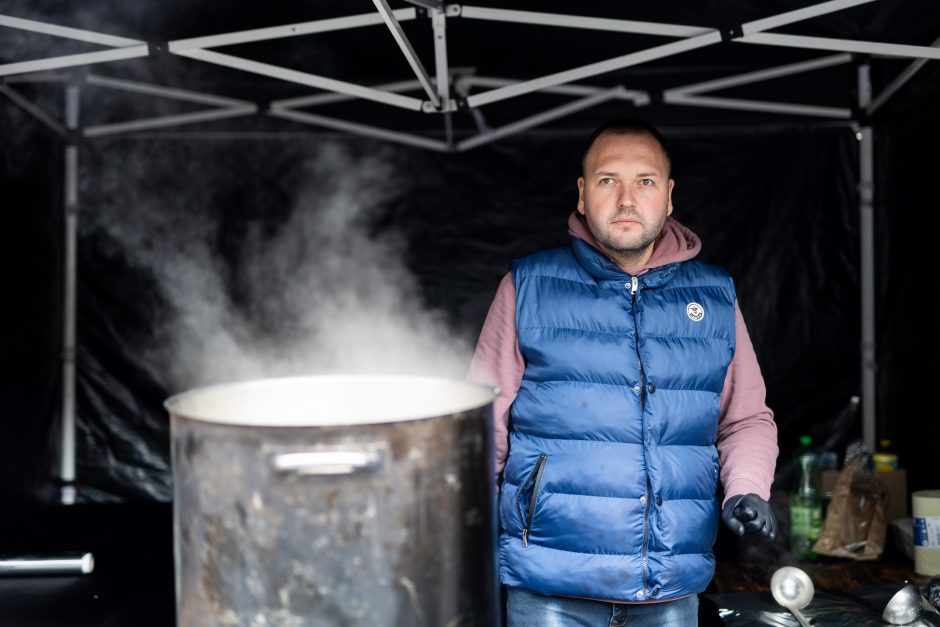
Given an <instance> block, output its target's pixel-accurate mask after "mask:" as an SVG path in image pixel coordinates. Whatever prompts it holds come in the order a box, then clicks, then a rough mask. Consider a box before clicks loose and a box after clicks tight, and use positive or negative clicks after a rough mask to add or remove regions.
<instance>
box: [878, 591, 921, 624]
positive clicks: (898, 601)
mask: <svg viewBox="0 0 940 627" xmlns="http://www.w3.org/2000/svg"><path fill="white" fill-rule="evenodd" d="M920 605H921V603H920V593H919V592H918V591H917V588H915V587H914V586H913V585H911V584H907V585H905V586H904V587H903V588H901V589H900V590H898V591H897V592H895V593H894V596H892V597H891V599H890V600H889V601H888V604H887V605H886V606H885V611H884V612H882V614H881V618H883V619H884V620H885V622H887V623H891V624H892V625H908V624H910V623H913V622H914V621H915V620H917V618H918V617H919V616H920Z"/></svg>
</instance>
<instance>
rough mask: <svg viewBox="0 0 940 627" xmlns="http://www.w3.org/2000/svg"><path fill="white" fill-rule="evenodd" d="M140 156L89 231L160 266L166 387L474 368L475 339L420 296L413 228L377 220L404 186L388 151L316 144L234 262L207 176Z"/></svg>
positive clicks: (152, 352) (152, 363)
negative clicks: (160, 168) (226, 251)
mask: <svg viewBox="0 0 940 627" xmlns="http://www.w3.org/2000/svg"><path fill="white" fill-rule="evenodd" d="M135 154H136V151H135V152H132V153H129V154H128V155H125V156H124V157H123V162H124V163H123V167H122V168H121V174H120V175H119V174H117V173H115V172H113V171H111V170H110V169H109V171H108V172H107V173H105V175H104V179H103V180H102V191H103V193H104V196H105V197H106V198H108V194H109V192H110V193H111V194H114V195H112V196H110V198H109V201H108V202H105V206H103V207H101V208H100V209H98V208H96V212H95V213H96V216H97V217H96V218H95V219H94V224H93V225H92V227H91V228H92V229H93V230H96V231H99V232H102V231H103V232H104V233H106V234H107V236H108V237H109V238H110V239H111V240H112V241H114V242H116V243H118V244H119V247H120V249H121V251H122V252H121V254H123V255H125V256H127V257H128V261H129V262H130V263H131V264H133V265H135V266H138V267H143V268H147V269H149V271H150V272H151V273H152V276H153V278H154V280H155V284H156V285H157V287H158V289H159V291H160V293H161V295H162V300H163V301H164V303H165V305H164V306H163V307H162V308H160V319H158V320H157V321H155V324H156V325H157V326H156V328H155V332H154V334H153V339H154V340H155V341H154V342H152V343H151V345H149V346H145V347H142V348H141V354H142V358H143V359H144V361H145V362H146V364H147V365H148V367H149V368H150V370H151V371H152V372H153V374H154V376H155V377H156V378H157V379H158V380H159V381H161V383H163V384H164V385H165V386H166V387H167V388H168V389H169V390H171V391H180V390H183V389H189V388H192V387H197V386H201V385H206V384H212V383H220V382H228V381H237V380H246V379H254V378H262V377H274V376H288V375H300V374H314V373H334V374H335V373H376V374H424V375H436V376H449V377H462V376H463V374H464V373H465V372H466V367H467V364H468V363H469V357H470V353H471V346H470V343H469V341H468V339H467V338H465V337H460V336H457V335H455V334H454V333H453V332H452V331H450V330H449V329H448V326H447V323H446V320H445V319H444V316H443V315H442V314H441V313H440V312H434V311H427V310H426V309H425V308H424V307H423V306H422V302H423V299H422V294H421V288H420V284H419V283H418V281H417V279H416V278H415V277H414V275H413V274H412V273H411V272H410V271H409V269H408V267H407V265H406V263H405V260H404V255H405V253H406V249H407V245H408V242H407V241H406V239H405V237H404V236H403V234H402V233H400V232H398V231H396V230H395V229H394V228H391V229H384V230H378V229H377V228H376V225H377V224H378V223H379V219H380V218H381V216H382V210H383V207H385V206H387V205H388V203H390V202H392V201H394V200H395V199H396V198H398V197H399V196H400V195H401V194H404V193H406V192H407V188H406V187H405V184H404V183H402V182H401V181H404V180H406V179H407V177H405V176H404V175H403V174H402V173H401V172H398V171H397V169H396V168H395V167H394V166H393V165H392V163H391V159H390V157H389V156H388V155H384V156H383V155H381V154H378V155H376V154H371V155H368V156H365V157H358V156H353V155H352V154H350V152H349V150H347V149H345V148H343V147H341V146H340V145H336V144H327V145H325V146H321V147H320V148H319V149H318V151H317V155H316V158H313V159H310V160H308V161H306V162H305V163H304V165H303V168H302V172H301V176H300V177H298V178H299V179H300V180H301V181H303V182H302V183H300V184H299V187H297V189H296V192H295V194H294V197H293V201H292V205H291V208H290V211H289V212H288V215H287V216H286V219H284V220H282V221H280V222H279V223H277V224H276V225H275V226H274V227H273V228H272V227H271V226H270V225H269V223H268V222H260V221H259V222H258V223H257V224H252V225H251V227H250V229H249V230H248V232H247V234H245V235H244V236H243V238H241V239H240V240H239V244H238V246H237V250H238V253H237V255H236V258H235V259H234V263H232V261H233V260H232V259H228V260H223V259H222V257H221V256H220V255H219V253H218V241H219V235H220V228H221V227H220V224H219V218H218V217H213V216H212V215H211V214H209V212H207V211H206V210H205V208H206V207H207V206H209V205H211V201H212V198H211V193H210V191H209V190H208V187H211V176H210V177H209V179H208V180H207V181H206V180H205V178H206V177H199V176H196V177H188V178H187V179H186V180H187V183H186V184H182V185H181V184H180V183H179V181H178V180H177V181H176V185H175V186H172V185H171V186H168V185H167V181H163V180H162V178H163V177H162V176H161V175H159V174H158V173H154V172H153V171H152V170H150V171H147V168H146V166H145V165H144V164H143V163H130V161H133V160H134V158H135V157H134V155H135ZM138 158H139V157H138ZM151 158H152V157H151ZM168 160H169V161H170V162H176V163H179V162H180V161H181V160H178V159H174V158H173V157H172V156H169V157H168ZM128 172H131V173H135V172H136V173H137V174H136V175H134V174H131V176H130V177H128V174H127V173H128ZM174 172H175V170H174ZM244 175H245V176H251V173H250V172H246V173H244ZM166 176H169V175H166ZM202 181H205V182H206V183H208V184H207V185H203V184H201V182H202ZM128 187H131V188H136V189H137V190H138V192H137V194H136V195H135V198H134V201H133V203H134V205H133V206H127V205H126V204H125V203H124V202H122V197H121V194H122V192H120V190H126V189H127V188H128ZM281 213H284V212H283V211H282V212H281ZM417 245H420V243H417Z"/></svg>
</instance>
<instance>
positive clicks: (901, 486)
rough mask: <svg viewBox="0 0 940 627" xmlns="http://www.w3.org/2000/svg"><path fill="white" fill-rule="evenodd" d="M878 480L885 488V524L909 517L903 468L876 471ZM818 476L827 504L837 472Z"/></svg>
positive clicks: (826, 471) (823, 473)
mask: <svg viewBox="0 0 940 627" xmlns="http://www.w3.org/2000/svg"><path fill="white" fill-rule="evenodd" d="M876 474H877V476H878V480H879V481H880V482H881V484H882V485H883V486H884V487H885V518H886V519H887V520H885V522H887V523H890V522H891V521H892V520H894V519H896V518H905V517H907V516H909V514H908V512H909V511H910V505H909V503H910V500H911V499H910V495H909V494H908V493H907V471H906V470H904V469H903V468H900V469H898V470H890V471H884V470H879V471H877V473H876ZM819 475H820V488H821V489H822V492H823V498H824V499H825V500H826V503H827V504H828V502H829V500H830V499H831V498H832V489H833V488H834V487H835V485H836V478H837V477H838V476H839V471H838V470H824V471H822V472H821V473H819Z"/></svg>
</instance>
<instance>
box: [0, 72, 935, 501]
mask: <svg viewBox="0 0 940 627" xmlns="http://www.w3.org/2000/svg"><path fill="white" fill-rule="evenodd" d="M938 83H940V81H938V72H937V69H936V67H935V64H934V66H931V65H928V68H927V69H925V70H924V71H923V73H922V75H920V76H918V77H917V79H916V80H915V81H914V83H912V85H911V86H910V89H909V90H908V91H907V92H906V93H902V94H901V95H899V97H898V99H897V100H896V101H895V102H894V103H892V104H891V106H890V107H888V108H886V109H884V110H883V111H882V112H881V113H879V115H878V116H876V118H875V119H874V120H873V124H874V127H875V132H876V171H877V198H876V205H877V207H876V210H877V215H876V221H877V222H876V225H877V240H876V241H877V243H876V254H877V263H876V268H877V276H878V277H879V279H878V339H879V347H878V354H879V366H880V368H879V378H878V385H879V399H880V400H879V403H880V404H879V412H880V415H881V416H882V419H881V420H880V422H879V435H880V436H884V437H891V438H892V439H893V441H894V442H895V443H896V445H897V447H898V452H899V453H900V458H901V463H902V465H904V466H905V467H907V468H908V470H909V487H910V488H912V489H919V488H927V487H936V485H935V476H936V472H935V465H934V464H935V462H934V459H933V457H934V456H933V452H932V447H933V446H934V445H935V443H936V442H937V440H938V435H940V434H938V427H937V420H936V410H935V403H934V401H933V389H932V385H931V384H932V367H931V366H930V365H929V364H930V363H931V359H932V357H933V355H934V353H935V351H936V350H937V348H940V337H938V336H940V332H938V325H937V324H936V322H935V321H934V320H933V318H932V316H933V314H934V312H935V311H936V309H937V307H936V297H935V296H934V293H933V290H932V287H931V286H932V280H931V279H932V278H933V277H932V274H933V273H932V272H931V267H930V266H929V264H928V261H927V258H926V257H927V254H928V251H930V250H931V243H932V240H933V237H934V235H933V234H934V233H935V232H936V228H935V227H936V221H937V217H936V216H937V211H936V209H937V208H938V207H937V201H936V195H935V194H934V192H933V189H932V186H931V183H932V182H933V177H934V175H935V172H936V171H937V166H938V159H937V153H936V146H937V145H938V140H940V122H938V118H937V117H936V115H935V112H936V111H937V110H938V105H940V95H938V90H937V87H936V86H937V84H938ZM652 120H653V121H654V122H656V119H655V117H653V118H652ZM30 124H33V122H32V121H31V120H30V119H29V118H27V117H26V116H25V115H23V114H22V113H21V112H20V111H18V110H16V109H13V108H8V109H6V110H5V111H4V115H3V116H0V125H2V129H3V132H2V136H3V137H8V138H15V141H9V142H4V145H3V146H2V158H3V164H4V168H3V190H2V191H3V192H4V197H5V199H6V200H5V202H4V206H5V209H4V211H3V212H2V216H3V217H2V219H3V221H4V224H3V228H2V229H0V233H2V237H3V240H4V241H3V244H2V246H0V249H2V250H3V264H2V272H3V275H2V276H3V279H2V281H3V285H4V286H5V288H6V290H5V291H6V298H5V299H4V304H5V306H4V308H3V310H4V317H5V324H4V328H5V333H4V349H3V351H2V354H3V358H4V360H5V362H6V363H5V370H6V371H7V372H8V373H10V374H9V375H8V376H7V377H5V378H4V383H3V392H2V394H0V398H2V401H0V403H2V407H0V418H2V424H0V430H2V433H0V449H2V450H0V460H2V462H0V463H2V464H3V468H2V477H0V481H2V484H0V485H2V488H3V491H4V495H3V496H4V498H3V499H2V502H3V503H4V505H5V506H6V507H9V508H10V509H11V510H13V509H15V508H17V507H19V506H20V505H22V504H26V503H36V502H42V501H49V500H51V499H53V498H54V496H55V491H54V490H53V489H52V482H51V478H52V476H53V474H54V464H55V459H56V458H55V454H54V453H55V448H56V445H57V443H56V440H55V429H54V425H55V417H56V416H57V413H58V409H59V397H58V394H59V389H58V388H59V383H60V372H59V365H58V358H59V350H58V349H59V347H60V344H61V323H62V312H61V292H62V279H61V269H60V266H61V258H62V234H61V233H62V228H61V223H62V211H61V204H62V193H61V191H60V181H61V172H62V162H61V146H60V145H59V144H57V143H56V142H55V141H52V140H50V139H48V138H47V137H46V136H45V135H44V134H43V133H42V132H41V129H38V128H32V129H31V128H30V127H29V125H30ZM24 128H25V129H27V130H25V131H24ZM589 130H590V129H588V128H585V129H582V130H581V132H576V133H561V134H559V133H551V132H548V133H538V132H534V133H530V134H528V135H525V136H520V137H517V138H514V139H512V140H509V141H506V142H503V143H500V144H496V145H493V146H490V147H486V148H483V149H480V150H476V151H471V152H468V153H465V154H458V155H449V156H444V157H442V156H441V155H438V154H434V153H428V152H422V151H419V150H412V149H406V148H395V147H391V148H390V147H388V146H385V145H380V144H377V143H374V142H371V141H367V140H362V139H349V138H339V137H331V138H330V139H329V141H330V142H338V143H340V144H343V145H345V146H346V147H347V148H346V149H347V150H348V151H349V152H350V153H351V154H353V155H368V154H373V153H375V152H376V151H379V152H382V153H383V154H385V155H387V158H389V159H391V160H392V161H394V162H397V163H400V164H407V166H406V168H405V169H406V170H407V171H408V172H413V173H414V176H413V178H411V179H409V180H408V181H407V182H406V188H407V190H408V193H403V194H400V195H398V196H397V197H396V199H395V200H394V201H393V202H391V203H390V204H389V205H388V206H384V207H382V208H381V214H380V215H381V217H380V219H379V220H378V221H377V223H376V224H377V227H376V228H383V227H386V226H388V227H394V228H396V229H400V230H401V232H402V233H404V234H405V235H406V237H407V239H408V242H409V245H408V248H407V250H408V255H407V262H408V265H409V267H410V268H411V269H412V271H413V272H414V273H415V275H416V276H417V277H418V279H419V281H420V284H421V286H422V287H423V289H424V292H423V294H424V297H425V298H426V300H427V304H428V305H429V306H432V307H437V308H440V309H442V310H443V311H445V312H446V315H447V317H448V319H449V320H450V322H451V323H452V325H453V326H454V327H455V329H458V330H459V332H462V333H465V334H467V335H471V336H472V335H475V333H476V332H477V331H478V329H479V326H480V324H481V323H482V320H483V316H484V315H485V312H486V307H487V305H488V303H489V299H490V298H491V296H492V293H493V291H494V290H495V286H496V284H497V283H498V281H499V278H500V276H501V275H502V273H503V272H505V270H506V268H507V265H508V262H509V261H510V259H511V258H513V257H515V256H518V255H521V254H525V253H527V252H530V251H532V250H536V249H538V248H541V247H544V246H547V245H554V244H562V243H564V242H565V241H566V234H565V220H566V217H567V215H568V213H569V212H570V210H571V209H572V208H573V205H574V200H575V197H576V196H575V193H576V192H575V185H574V180H575V177H576V176H577V155H578V151H579V149H580V144H581V139H582V137H583V136H584V135H586V133H587V132H588V131H589ZM665 130H666V132H667V137H668V138H669V139H670V143H671V149H672V151H673V153H674V162H675V176H676V178H677V179H678V187H677V189H676V196H675V201H676V217H677V218H678V219H680V220H681V221H683V222H685V223H686V224H687V225H688V226H690V227H691V228H692V229H693V230H695V231H696V232H698V233H699V234H700V235H701V236H702V238H703V240H704V250H703V253H702V257H703V258H704V259H706V260H708V261H712V262H715V263H720V264H722V265H725V266H727V267H728V268H729V269H730V270H731V271H732V272H733V273H734V275H735V276H736V279H737V282H738V288H739V297H740V300H741V306H742V309H743V311H744V314H745V317H746V319H747V321H748V325H749V328H750V331H751V335H752V338H753V340H754V343H755V346H756V349H757V352H758V357H759V359H760V361H761V364H762V368H763V371H764V373H765V376H766V379H767V382H768V402H769V404H770V406H771V407H772V408H773V409H774V410H775V411H776V415H777V421H778V425H779V428H780V434H781V438H780V444H781V457H780V462H779V464H780V465H779V470H780V471H784V470H785V463H786V462H787V461H788V459H789V457H790V454H791V452H792V450H793V445H794V443H795V440H796V438H797V437H798V436H799V435H800V434H802V433H804V432H809V433H812V434H813V435H814V436H816V439H817V441H820V440H821V441H828V442H829V443H830V444H832V445H833V446H834V447H836V446H842V445H844V444H845V442H846V441H847V440H849V439H851V438H852V437H856V436H858V435H860V425H859V424H858V418H856V419H855V420H854V421H850V422H848V423H846V421H845V420H844V413H845V411H846V409H845V408H846V406H847V404H848V401H849V398H850V397H851V396H852V395H853V394H857V393H858V389H859V340H858V337H859V321H858V320H859V314H858V307H859V299H860V297H859V277H858V267H859V261H858V260H859V247H858V243H857V240H858V212H857V206H858V193H857V189H856V176H857V165H856V164H857V153H858V146H857V142H856V140H855V137H854V131H852V130H851V129H849V128H848V127H844V126H821V127H814V126H812V125H792V124H787V125H779V126H768V127H762V128H755V129H751V130H742V129H733V128H727V127H723V128H711V129H709V128H704V129H693V128H691V127H688V126H668V127H666V128H665ZM321 144H322V139H321V138H319V137H316V136H314V137H306V138H298V139H284V140H251V139H248V140H239V141H238V142H234V141H207V140H200V139H193V140H174V141H173V142H171V141H169V140H166V139H151V140H142V139H123V140H107V141H100V142H96V143H87V144H85V145H84V146H83V158H82V166H81V176H82V181H83V187H82V198H81V201H80V205H81V211H82V212H83V213H86V214H87V213H90V212H94V211H95V207H96V206H100V205H101V204H102V203H107V202H114V201H115V199H113V198H110V199H109V198H108V197H107V196H106V195H103V194H102V191H101V187H100V185H99V184H98V183H97V182H96V181H98V178H97V177H99V176H100V175H101V173H103V172H112V173H114V172H118V173H120V171H121V168H122V164H123V162H124V161H126V160H127V159H129V158H134V159H139V160H142V161H143V162H146V163H147V164H148V167H149V172H148V175H147V176H148V177H152V179H149V180H153V181H161V180H162V181H176V182H178V185H176V186H173V185H164V186H162V187H161V186H156V185H154V186H152V187H151V189H149V190H148V191H147V193H149V194H152V195H153V196H151V200H157V201H160V202H165V203H167V204H171V203H174V202H177V201H176V195H177V194H179V193H181V191H183V190H184V189H185V188H186V186H187V185H199V186H207V187H211V188H212V189H213V190H214V191H213V193H212V198H213V201H212V202H213V203H214V204H210V205H209V206H206V207H205V211H206V212H207V213H215V214H217V215H220V216H222V215H224V216H226V225H227V226H226V228H224V229H223V230H222V231H220V240H219V247H220V250H223V251H229V259H230V261H231V262H232V263H233V266H237V254H235V253H234V252H232V251H236V250H237V244H238V241H239V237H241V236H243V234H244V229H245V225H246V224H250V223H252V222H254V221H260V220H271V219H272V217H271V213H272V207H278V206H280V205H279V203H281V204H284V203H287V202H288V201H289V198H290V193H289V190H287V191H281V192H276V193H273V192H270V191H268V189H269V188H268V186H267V184H269V183H271V182H272V181H275V180H278V179H279V178H280V177H284V178H286V179H287V180H296V179H297V177H298V176H300V174H299V173H298V171H296V170H292V169H291V167H292V166H291V165H290V163H291V161H292V160H285V159H283V155H284V154H285V152H287V153H289V154H290V155H292V156H293V157H295V158H296V162H301V161H302V159H303V158H304V156H305V155H307V156H315V155H316V154H318V152H319V151H320V150H321V149H322V146H321ZM186 163H203V164H213V167H212V168H211V169H210V171H209V172H208V174H207V175H206V177H207V178H201V179H198V180H192V179H187V178H186V168H185V167H184V166H183V167H181V164H186ZM128 182H129V184H131V185H132V186H133V185H136V186H138V188H139V187H140V186H142V185H144V183H145V181H144V180H143V179H141V180H136V181H134V180H130V181H128ZM259 182H262V183H264V184H263V185H259ZM277 189H283V188H277ZM134 193H135V194H136V193H139V189H136V191H135V192H134ZM118 200H121V199H118ZM275 213H276V211H275ZM275 218H276V216H275ZM179 226H180V228H184V229H185V228H186V225H185V224H180V225H179ZM79 250H80V265H79V268H80V269H79V276H80V285H79V310H78V320H79V325H80V326H79V353H78V358H79V394H78V416H79V438H78V442H79V451H78V455H79V467H78V474H79V482H80V484H81V485H82V488H83V489H82V495H83V498H85V499H89V500H141V499H142V500H150V499H156V500H166V499H168V498H169V496H170V487H169V486H170V482H169V476H168V460H167V450H168V448H167V439H166V438H167V429H166V423H165V415H164V413H163V410H162V407H161V405H160V403H161V401H162V399H163V398H164V397H165V395H166V393H168V390H165V389H163V388H161V387H160V386H159V385H158V384H157V383H155V382H154V381H153V379H152V378H151V377H150V376H149V375H148V371H147V369H146V368H145V367H142V366H141V365H140V364H139V363H137V357H136V355H137V348H138V345H139V343H140V342H146V341H147V340H149V339H152V338H149V337H148V332H149V328H150V324H151V322H152V318H151V317H152V314H153V313H154V312H155V311H156V312H159V311H160V309H161V306H162V305H161V302H160V298H159V294H158V293H157V292H156V291H155V289H154V286H153V284H152V283H150V282H148V281H149V278H148V273H147V271H146V269H145V268H139V267H134V266H133V264H129V263H128V262H127V260H126V259H125V255H124V254H123V253H122V251H121V250H120V247H119V246H117V245H116V243H115V242H113V241H109V240H108V237H107V235H106V234H105V233H101V232H98V233H96V232H91V233H88V234H86V235H85V236H83V238H82V239H81V241H80V249H79ZM924 364H926V366H925V365H924ZM834 426H838V429H837V430H836V431H835V432H833V429H834ZM779 479H780V481H778V483H777V484H776V485H775V491H778V492H779V491H785V490H786V487H787V486H786V477H785V473H784V474H782V475H781V476H779Z"/></svg>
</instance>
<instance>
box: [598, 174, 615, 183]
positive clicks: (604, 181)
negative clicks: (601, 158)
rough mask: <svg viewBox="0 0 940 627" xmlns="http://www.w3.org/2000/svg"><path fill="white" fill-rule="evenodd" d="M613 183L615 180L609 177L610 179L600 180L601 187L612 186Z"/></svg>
mask: <svg viewBox="0 0 940 627" xmlns="http://www.w3.org/2000/svg"><path fill="white" fill-rule="evenodd" d="M613 182H614V179H612V178H610V177H609V176H608V177H605V178H602V179H601V180H600V184H601V185H612V184H613Z"/></svg>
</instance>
